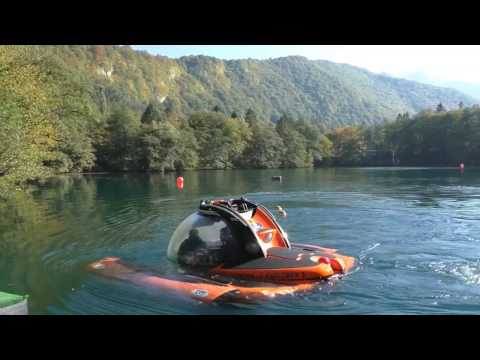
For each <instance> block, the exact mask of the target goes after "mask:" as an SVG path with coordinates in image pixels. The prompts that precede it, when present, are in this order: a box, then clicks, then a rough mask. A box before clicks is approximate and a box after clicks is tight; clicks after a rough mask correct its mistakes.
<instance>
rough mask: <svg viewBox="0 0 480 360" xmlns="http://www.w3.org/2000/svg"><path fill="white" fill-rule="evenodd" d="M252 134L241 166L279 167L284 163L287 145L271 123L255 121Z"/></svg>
mask: <svg viewBox="0 0 480 360" xmlns="http://www.w3.org/2000/svg"><path fill="white" fill-rule="evenodd" d="M251 132H252V135H251V136H250V138H249V139H248V144H247V146H246V148H245V150H244V153H243V155H242V160H241V166H242V167H247V168H259V169H268V168H278V167H280V166H281V165H282V161H283V156H284V149H285V145H284V144H283V140H282V138H281V137H280V136H279V135H278V133H277V132H276V131H275V127H274V126H273V125H272V124H270V123H265V124H264V123H261V122H258V123H254V124H253V125H252V126H251Z"/></svg>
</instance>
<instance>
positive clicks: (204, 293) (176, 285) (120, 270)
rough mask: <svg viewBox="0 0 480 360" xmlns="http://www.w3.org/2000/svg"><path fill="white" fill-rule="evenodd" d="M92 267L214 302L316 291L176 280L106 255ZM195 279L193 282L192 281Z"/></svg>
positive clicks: (298, 286)
mask: <svg viewBox="0 0 480 360" xmlns="http://www.w3.org/2000/svg"><path fill="white" fill-rule="evenodd" d="M88 268H89V270H90V271H92V272H94V273H96V274H98V275H101V276H105V277H109V278H115V279H119V280H124V281H129V282H132V283H134V284H136V285H142V286H153V287H155V288H158V289H161V290H164V291H165V292H168V293H172V294H178V295H181V296H186V297H189V298H191V299H194V300H198V301H201V302H205V303H211V302H215V301H219V300H222V298H224V299H225V300H227V301H231V302H254V301H261V300H267V299H271V298H273V297H275V296H277V295H286V294H293V293H297V292H303V291H308V290H312V289H313V288H314V287H315V283H314V282H310V283H302V284H296V285H289V286H274V285H272V286H252V287H247V286H236V285H232V284H223V283H220V282H214V281H207V280H205V279H201V278H198V277H184V279H182V280H183V281H182V280H174V279H168V278H163V277H159V276H154V275H149V274H146V273H143V272H140V271H138V270H135V269H133V268H131V267H128V266H127V265H125V264H123V263H122V262H121V261H120V259H119V258H105V259H102V260H100V261H96V262H94V263H92V264H90V265H89V266H88ZM192 280H193V281H192Z"/></svg>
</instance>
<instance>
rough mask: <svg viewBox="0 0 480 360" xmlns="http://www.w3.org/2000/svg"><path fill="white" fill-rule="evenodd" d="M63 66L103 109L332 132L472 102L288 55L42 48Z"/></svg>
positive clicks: (454, 94)
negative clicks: (257, 119) (304, 122)
mask: <svg viewBox="0 0 480 360" xmlns="http://www.w3.org/2000/svg"><path fill="white" fill-rule="evenodd" d="M40 50H41V51H42V52H44V53H48V52H52V53H54V54H55V56H56V57H58V58H59V59H61V60H63V61H64V62H65V64H66V66H67V67H69V68H70V69H71V70H72V71H73V72H75V73H76V74H77V75H78V77H79V78H81V79H82V80H83V81H84V82H85V83H86V84H88V86H89V87H90V88H91V89H92V91H95V99H96V101H97V103H98V105H99V106H100V109H101V110H102V111H108V110H109V107H112V106H114V105H115V104H118V103H122V104H126V105H128V106H129V108H131V109H133V110H135V111H143V110H144V109H145V107H146V106H147V104H148V103H150V102H152V101H158V102H160V103H163V104H164V106H165V107H166V108H168V109H170V110H172V111H175V112H177V113H179V114H181V115H190V114H191V113H192V112H195V111H206V110H211V109H212V108H214V107H215V106H219V107H220V109H222V110H223V111H224V112H225V113H227V114H230V113H232V112H233V111H235V112H237V113H245V112H246V111H247V109H249V108H251V109H253V110H254V111H255V112H256V113H257V114H262V116H263V117H264V118H265V119H267V120H274V121H276V120H278V119H279V118H280V117H281V116H282V115H283V114H285V113H287V114H289V115H290V116H293V117H301V118H305V119H309V120H314V121H316V122H319V123H321V124H323V125H325V126H327V127H336V126H340V125H355V124H362V123H363V124H371V123H376V122H382V121H384V120H385V119H391V118H393V117H395V116H396V115H397V114H398V113H404V112H410V113H415V112H418V111H421V110H424V109H426V108H429V107H431V108H434V107H435V106H436V105H437V104H438V103H439V102H442V103H443V105H444V106H446V108H453V107H456V106H457V104H458V103H459V102H460V101H462V102H463V103H464V104H465V105H466V106H470V105H473V103H474V100H473V99H472V98H470V97H468V96H467V95H464V94H462V93H460V92H458V91H455V90H451V89H447V88H440V87H434V86H430V85H424V84H420V83H416V82H412V81H407V80H401V79H395V78H391V77H387V76H384V75H377V74H373V73H370V72H368V71H366V70H363V69H359V68H356V67H353V66H350V65H343V64H336V63H332V62H328V61H311V60H308V59H306V58H303V57H298V56H291V57H285V58H278V59H272V60H229V61H224V60H220V59H216V58H212V57H206V56H188V57H182V58H180V59H178V60H175V59H170V58H167V57H162V56H153V55H150V54H148V53H146V52H139V51H134V50H133V49H131V48H130V47H128V46H99V45H98V46H78V45H71V46H51V47H46V46H41V47H40Z"/></svg>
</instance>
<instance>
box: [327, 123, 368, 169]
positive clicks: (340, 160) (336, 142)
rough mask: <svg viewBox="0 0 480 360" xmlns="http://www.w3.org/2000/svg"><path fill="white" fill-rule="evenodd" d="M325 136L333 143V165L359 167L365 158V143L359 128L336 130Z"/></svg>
mask: <svg viewBox="0 0 480 360" xmlns="http://www.w3.org/2000/svg"><path fill="white" fill-rule="evenodd" d="M327 136H328V138H329V139H330V140H331V141H332V143H333V160H334V164H336V165H359V164H360V163H361V162H362V160H363V159H364V158H365V155H366V152H367V142H366V139H365V138H364V136H363V134H362V132H361V131H360V129H359V128H355V127H343V128H336V129H334V130H332V131H331V132H330V133H328V135H327Z"/></svg>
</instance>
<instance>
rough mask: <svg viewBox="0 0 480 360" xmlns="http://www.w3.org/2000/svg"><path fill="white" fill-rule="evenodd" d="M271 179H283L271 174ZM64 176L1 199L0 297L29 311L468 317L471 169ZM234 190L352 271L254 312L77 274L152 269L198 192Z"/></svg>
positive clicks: (474, 294) (165, 264)
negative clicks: (119, 261) (12, 297)
mask: <svg viewBox="0 0 480 360" xmlns="http://www.w3.org/2000/svg"><path fill="white" fill-rule="evenodd" d="M274 175H281V176H282V178H283V181H282V182H277V181H272V180H271V177H272V176H274ZM184 178H185V187H184V190H183V191H178V190H177V188H176V186H175V176H174V175H173V174H167V175H144V174H130V175H97V176H93V175H86V176H79V175H77V176H62V177H57V178H54V179H52V180H51V181H49V182H48V183H47V184H45V185H44V186H42V187H41V188H40V189H38V190H36V191H34V192H32V193H31V194H21V193H18V194H16V198H15V199H14V201H11V202H9V203H7V204H5V203H2V204H1V205H0V290H3V291H8V292H13V293H28V294H30V299H31V309H30V310H31V312H32V313H59V314H64V313H75V314H85V313H88V314H93V313H95V314H106V313H113V314H140V313H141V314H193V313H195V314H219V313H238V314H256V313H262V314H276V313H290V314H300V313H326V314H352V313H353V314H362V313H405V314H411V313H450V312H453V313H480V280H479V279H480V265H479V264H480V263H479V261H480V260H479V259H480V256H479V255H480V222H479V220H480V185H479V184H480V171H479V170H477V169H467V170H466V171H465V173H463V174H460V173H459V172H458V171H457V170H456V169H448V168H445V169H429V168H422V169H420V168H351V169H348V168H343V169H295V170H262V171H258V170H256V171H254V170H238V171H236V170H235V171H201V172H186V173H185V174H184ZM239 195H245V196H247V197H248V198H250V199H252V200H254V201H258V202H261V203H263V204H265V205H266V206H267V207H269V208H271V209H272V208H273V207H274V206H276V205H281V206H282V207H284V208H286V209H287V211H288V214H289V216H288V217H287V218H281V219H279V221H280V222H281V224H282V226H284V228H285V229H286V231H287V232H288V233H289V237H290V239H291V240H292V241H294V242H302V243H313V244H319V245H322V246H327V247H333V248H337V249H339V250H340V251H341V252H343V253H345V254H349V255H353V256H356V257H357V258H358V259H359V261H360V265H359V267H358V268H357V269H356V271H355V272H354V273H353V274H351V275H350V276H348V277H347V278H345V279H343V280H342V281H340V282H337V283H335V284H333V285H332V284H325V285H324V286H322V287H321V288H319V289H316V290H315V291H314V292H312V293H309V294H304V295H294V296H286V297H281V298H277V299H274V300H272V301H271V302H269V303H266V304H261V305H255V306H252V305H248V306H247V305H242V306H239V305H205V304H197V303H195V302H192V301H190V300H179V299H173V298H168V297H166V296H164V295H163V294H161V293H156V292H155V291H153V290H152V289H141V288H137V287H135V286H133V285H131V284H125V283H122V282H118V281H113V280H105V279H99V278H96V277H95V276H92V275H91V274H89V273H87V272H86V271H85V266H86V264H88V263H89V262H91V261H94V260H97V259H99V258H101V257H105V256H120V257H122V258H124V259H125V260H127V261H129V262H132V263H135V264H138V265H141V266H144V267H147V268H149V269H152V271H156V272H159V273H163V274H170V273H175V272H176V268H175V266H174V265H173V264H172V263H170V262H169V261H168V260H167V259H166V250H167V244H168V241H169V238H170V236H171V234H172V233H173V231H174V230H175V228H176V226H177V225H178V224H179V223H180V222H181V221H182V220H183V219H184V218H185V217H186V216H187V215H189V214H190V213H191V212H192V211H193V210H194V209H195V208H196V207H197V206H198V204H199V203H200V200H201V199H204V198H220V197H236V196H239Z"/></svg>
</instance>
